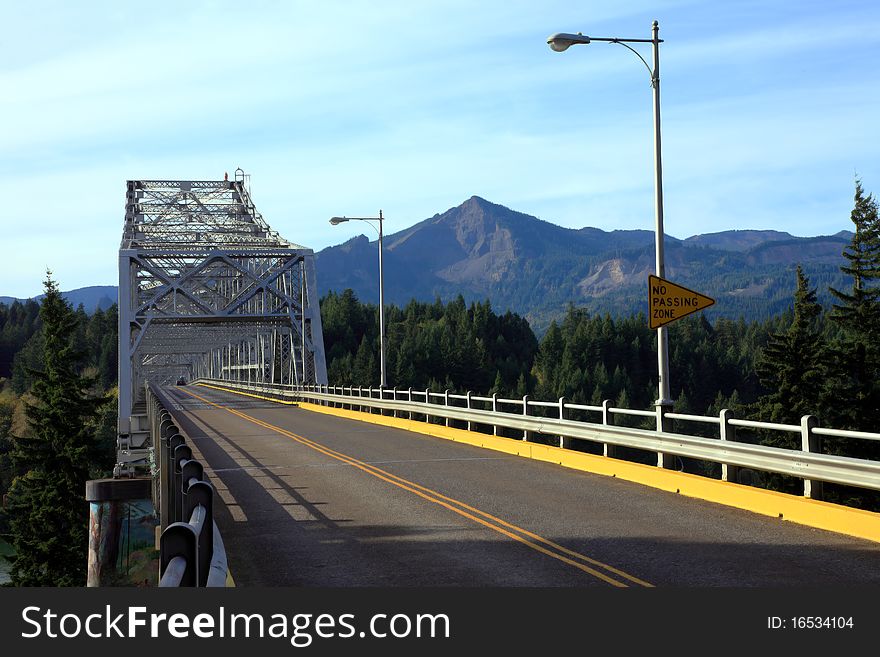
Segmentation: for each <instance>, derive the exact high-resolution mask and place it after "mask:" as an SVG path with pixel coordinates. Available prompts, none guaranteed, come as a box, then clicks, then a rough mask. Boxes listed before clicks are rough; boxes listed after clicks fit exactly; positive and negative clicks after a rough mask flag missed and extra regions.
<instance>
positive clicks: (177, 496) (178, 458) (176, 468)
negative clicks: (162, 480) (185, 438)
mask: <svg viewBox="0 0 880 657" xmlns="http://www.w3.org/2000/svg"><path fill="white" fill-rule="evenodd" d="M171 459H172V464H171V465H172V468H171V472H172V475H171V476H172V477H173V479H172V480H171V484H172V486H173V487H174V490H173V491H172V500H173V501H174V506H173V507H172V508H173V509H174V511H173V513H174V521H175V522H177V521H180V522H186V520H187V519H186V518H184V516H183V491H184V490H186V484H185V483H183V482H185V481H186V480H185V479H183V476H182V473H183V464H184V463H186V462H188V461H190V460H191V459H192V449H191V448H190V446H189V445H186V444H180V445H178V446H177V447H175V448H174V449H173V450H172V452H171Z"/></svg>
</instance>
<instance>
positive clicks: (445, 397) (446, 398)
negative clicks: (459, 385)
mask: <svg viewBox="0 0 880 657" xmlns="http://www.w3.org/2000/svg"><path fill="white" fill-rule="evenodd" d="M443 405H444V406H446V412H447V413H449V388H446V391H445V392H444V393H443ZM446 426H447V427H448V426H449V416H448V415H447V417H446Z"/></svg>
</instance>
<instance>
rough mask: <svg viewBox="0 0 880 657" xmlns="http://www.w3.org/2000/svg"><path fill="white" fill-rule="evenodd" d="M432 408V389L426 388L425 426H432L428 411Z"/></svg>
mask: <svg viewBox="0 0 880 657" xmlns="http://www.w3.org/2000/svg"><path fill="white" fill-rule="evenodd" d="M429 408H431V389H430V388H425V424H431V416H430V415H428V409H429Z"/></svg>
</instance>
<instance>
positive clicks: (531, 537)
mask: <svg viewBox="0 0 880 657" xmlns="http://www.w3.org/2000/svg"><path fill="white" fill-rule="evenodd" d="M206 387H213V386H206ZM217 389H218V390H223V391H224V392H232V393H235V391H234V390H225V389H223V388H217ZM181 390H183V391H184V392H186V393H187V394H188V395H190V396H192V397H195V398H196V399H198V400H200V401H202V402H204V403H206V404H209V405H211V406H214V407H215V408H219V409H222V410H225V411H228V412H229V413H232V414H233V415H235V416H237V417H240V418H242V419H243V420H247V421H248V422H252V423H254V424H256V425H258V426H261V427H263V428H265V429H269V430H270V431H274V432H276V433H279V434H281V435H282V436H286V437H287V438H290V439H291V440H294V441H296V442H298V443H300V444H301V445H305V446H306V447H310V448H311V449H314V450H315V451H317V452H320V453H321V454H324V455H326V456H329V457H331V458H333V459H336V460H338V461H342V462H343V463H346V464H348V465H350V466H352V467H354V468H357V469H358V470H361V471H363V472H365V473H367V474H369V475H372V476H373V477H376V478H377V479H381V480H382V481H385V482H387V483H389V484H391V485H393V486H397V487H398V488H401V489H403V490H405V491H408V492H410V493H412V494H413V495H417V496H418V497H421V498H422V499H424V500H426V501H428V502H431V503H432V504H437V505H439V506H442V507H443V508H445V509H448V510H450V511H452V512H453V513H456V514H458V515H459V516H462V517H464V518H467V519H468V520H471V521H473V522H475V523H477V524H479V525H482V526H484V527H486V528H488V529H491V530H492V531H495V532H498V533H499V534H502V535H504V536H507V537H508V538H511V539H513V540H515V541H518V542H519V543H522V544H523V545H526V546H528V547H530V548H531V549H533V550H535V551H537V552H540V553H541V554H545V555H547V556H548V557H552V558H554V559H557V560H558V561H561V562H562V563H565V564H567V565H569V566H572V567H573V568H577V569H578V570H581V571H583V572H585V573H587V574H589V575H592V576H593V577H596V578H598V579H600V580H602V581H603V582H606V583H608V584H611V585H612V586H617V587H626V586H630V585H632V584H635V585H638V586H646V587H651V586H653V585H652V584H650V583H648V582H646V581H644V580H641V579H639V578H638V577H634V576H633V575H630V574H628V573H625V572H624V571H622V570H620V569H618V568H615V567H614V566H610V565H608V564H606V563H602V562H601V561H597V560H596V559H592V558H590V557H588V556H586V555H584V554H581V553H580V552H576V551H574V550H570V549H569V548H567V547H564V546H562V545H559V544H558V543H554V542H553V541H550V540H548V539H546V538H544V537H542V536H539V535H537V534H535V533H533V532H530V531H528V530H527V529H523V528H522V527H518V526H517V525H514V524H511V523H509V522H507V521H506V520H502V519H501V518H496V517H495V516H493V515H491V514H489V513H486V512H485V511H481V510H480V509H476V508H474V507H472V506H470V505H468V504H465V503H464V502H461V501H459V500H456V499H453V498H451V497H447V496H446V495H443V494H442V493H438V492H437V491H435V490H431V489H430V488H426V487H424V486H421V485H419V484H417V483H415V482H412V481H409V480H408V479H404V478H403V477H399V476H397V475H395V474H392V473H390V472H388V471H386V470H382V469H381V468H377V467H376V466H374V465H370V464H369V463H365V462H364V461H360V460H358V459H356V458H354V457H352V456H349V455H347V454H343V453H342V452H337V451H336V450H334V449H330V448H329V447H326V446H325V445H321V444H319V443H316V442H315V441H313V440H309V439H308V438H305V437H303V436H300V435H298V434H295V433H293V432H291V431H287V430H286V429H282V428H281V427H277V426H275V425H274V424H270V423H268V422H264V421H263V420H259V419H257V418H255V417H253V416H251V415H248V414H247V413H242V412H241V411H238V410H235V409H233V408H229V407H228V406H223V405H222V404H217V403H215V402H213V401H211V400H209V399H206V398H204V397H202V396H201V395H198V394H196V393H194V392H192V391H190V390H187V389H183V388H182V389H181ZM249 396H253V395H249ZM266 399H268V400H269V401H275V400H272V399H270V398H268V397H267V398H266Z"/></svg>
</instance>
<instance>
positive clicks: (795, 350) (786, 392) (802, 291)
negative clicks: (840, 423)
mask: <svg viewBox="0 0 880 657" xmlns="http://www.w3.org/2000/svg"><path fill="white" fill-rule="evenodd" d="M796 276H797V288H796V290H795V293H794V314H793V318H792V321H791V325H790V326H789V327H788V329H787V330H786V331H784V332H780V333H773V334H772V335H771V336H770V338H769V340H768V342H767V345H766V347H764V349H763V351H762V352H761V355H760V356H759V358H758V363H757V372H758V377H759V378H760V380H761V384H762V385H763V386H764V387H765V388H766V389H767V390H768V391H769V392H768V393H767V394H766V395H764V396H762V397H761V398H760V399H759V400H758V403H757V405H756V407H757V410H758V417H760V418H761V419H763V420H765V421H771V422H782V423H788V424H798V423H799V422H800V418H801V417H802V416H804V415H821V408H822V389H823V387H824V384H825V380H826V378H827V371H828V370H827V347H826V345H825V341H824V339H823V338H822V336H821V335H820V333H819V331H818V329H817V318H818V317H819V316H820V315H821V313H822V307H821V306H820V305H819V304H818V303H817V302H816V290H815V288H814V289H810V281H809V279H808V278H807V277H806V276H805V275H804V272H803V270H802V269H801V267H800V265H798V267H797V272H796ZM786 446H791V445H786Z"/></svg>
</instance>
